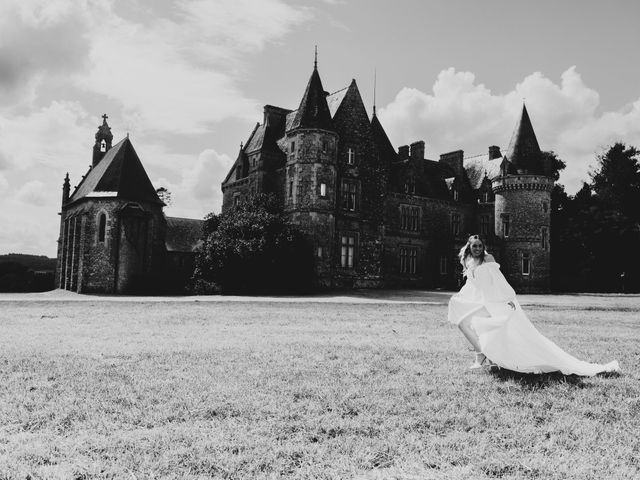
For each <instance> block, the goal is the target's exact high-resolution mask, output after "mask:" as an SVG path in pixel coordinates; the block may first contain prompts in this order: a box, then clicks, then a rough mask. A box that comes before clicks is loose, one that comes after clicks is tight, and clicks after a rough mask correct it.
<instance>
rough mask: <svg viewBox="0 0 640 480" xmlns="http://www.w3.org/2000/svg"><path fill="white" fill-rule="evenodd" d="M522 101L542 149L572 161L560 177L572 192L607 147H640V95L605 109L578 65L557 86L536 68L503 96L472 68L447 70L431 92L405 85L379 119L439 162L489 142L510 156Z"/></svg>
mask: <svg viewBox="0 0 640 480" xmlns="http://www.w3.org/2000/svg"><path fill="white" fill-rule="evenodd" d="M523 98H524V99H526V100H525V101H526V105H527V110H528V111H529V115H530V117H531V121H532V123H533V127H534V130H535V131H536V135H537V137H538V142H539V143H540V147H541V148H542V149H543V150H554V151H555V152H556V153H557V154H558V155H559V157H560V158H562V159H563V160H564V161H565V162H566V163H567V168H566V170H565V172H563V174H562V176H561V179H560V181H561V182H562V183H564V184H565V185H566V187H567V190H568V191H571V192H574V191H575V190H577V189H578V188H579V187H580V186H581V184H582V181H585V180H588V171H589V169H590V166H591V165H593V164H595V155H596V154H597V153H599V152H600V151H601V149H602V147H604V146H606V145H610V144H611V143H613V142H614V141H617V140H620V139H622V140H624V141H626V142H627V143H630V144H634V145H639V144H640V100H638V101H636V102H635V103H634V104H631V105H628V106H626V107H625V108H624V109H622V110H620V111H616V112H605V113H601V114H599V113H598V106H599V101H600V98H599V94H598V92H596V91H595V90H594V89H592V88H590V87H589V86H587V85H586V84H585V83H584V81H583V79H582V77H581V75H580V74H579V73H578V71H577V69H576V67H570V68H568V69H567V70H566V71H565V72H564V73H563V74H562V75H561V77H560V82H559V83H557V84H556V83H554V82H553V81H552V80H550V79H549V78H547V77H545V76H544V75H543V74H542V73H540V72H535V73H532V74H531V75H529V76H527V77H526V78H525V79H523V81H522V82H520V83H518V84H517V85H516V86H515V87H514V88H513V89H512V90H511V91H510V92H508V93H506V94H504V95H496V94H493V93H492V92H491V90H489V89H488V88H487V87H485V86H484V85H483V84H481V83H478V82H477V81H476V78H475V75H474V74H473V73H471V72H457V71H455V69H453V68H449V69H447V70H443V71H441V72H440V74H439V75H438V78H437V80H436V82H435V83H434V85H433V87H432V90H431V93H425V92H423V91H421V90H419V89H415V88H404V89H402V90H401V91H400V92H398V94H397V95H396V97H395V99H394V100H393V101H392V102H391V103H390V104H389V105H387V106H386V107H385V108H382V109H380V113H379V116H380V119H381V121H382V123H383V125H384V126H385V128H386V130H387V131H388V133H389V135H390V137H391V139H392V141H394V142H395V143H397V144H407V143H410V142H413V141H415V140H418V139H424V140H425V141H426V143H427V149H428V153H429V156H431V158H434V159H437V158H438V156H439V155H440V154H441V153H445V152H448V151H451V150H457V149H463V150H465V153H466V154H467V155H474V154H478V153H484V152H485V151H486V150H487V147H488V146H489V145H498V146H501V147H502V149H503V153H504V152H505V151H506V148H507V147H508V144H509V141H510V139H511V134H512V132H513V129H514V127H515V124H516V121H517V119H518V117H519V115H520V113H521V110H522V101H523Z"/></svg>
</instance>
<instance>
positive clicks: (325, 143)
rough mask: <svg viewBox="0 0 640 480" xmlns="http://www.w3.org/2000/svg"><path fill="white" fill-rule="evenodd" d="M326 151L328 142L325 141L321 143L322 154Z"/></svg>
mask: <svg viewBox="0 0 640 480" xmlns="http://www.w3.org/2000/svg"><path fill="white" fill-rule="evenodd" d="M327 149H328V142H327V141H326V140H323V141H322V153H326V151H327Z"/></svg>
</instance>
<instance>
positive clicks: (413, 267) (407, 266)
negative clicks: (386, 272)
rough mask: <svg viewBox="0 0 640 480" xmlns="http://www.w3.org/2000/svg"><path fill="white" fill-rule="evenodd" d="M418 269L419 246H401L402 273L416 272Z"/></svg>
mask: <svg viewBox="0 0 640 480" xmlns="http://www.w3.org/2000/svg"><path fill="white" fill-rule="evenodd" d="M417 270H418V248H417V247H400V273H408V274H415V273H416V272H417Z"/></svg>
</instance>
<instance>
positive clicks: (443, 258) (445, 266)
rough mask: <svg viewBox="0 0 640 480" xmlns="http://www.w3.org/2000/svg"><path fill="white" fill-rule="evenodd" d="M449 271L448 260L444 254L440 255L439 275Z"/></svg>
mask: <svg viewBox="0 0 640 480" xmlns="http://www.w3.org/2000/svg"><path fill="white" fill-rule="evenodd" d="M448 273H449V261H448V258H447V257H446V255H441V256H440V275H447V274H448Z"/></svg>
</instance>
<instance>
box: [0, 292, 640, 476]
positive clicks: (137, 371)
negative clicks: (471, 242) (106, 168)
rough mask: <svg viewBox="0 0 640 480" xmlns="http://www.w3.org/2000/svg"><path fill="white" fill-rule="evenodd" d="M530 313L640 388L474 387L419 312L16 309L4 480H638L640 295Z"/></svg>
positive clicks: (616, 383) (536, 381)
mask: <svg viewBox="0 0 640 480" xmlns="http://www.w3.org/2000/svg"><path fill="white" fill-rule="evenodd" d="M36 298H37V297H36ZM523 298H524V301H523V303H524V304H525V309H526V310H527V312H528V314H529V316H530V318H531V319H532V321H533V322H534V323H535V324H536V325H537V327H538V328H539V329H540V330H541V331H542V332H543V333H544V334H545V335H547V336H548V337H550V338H551V339H552V340H554V341H555V342H556V343H558V344H559V345H560V346H561V347H563V348H565V349H566V350H567V351H569V352H570V353H572V354H574V355H575V356H577V357H579V358H581V359H585V360H590V361H598V362H607V361H610V360H613V359H617V360H618V361H619V362H620V364H621V366H622V369H623V374H622V375H620V376H617V375H614V376H599V377H595V378H584V379H582V378H577V377H564V376H561V375H537V376H535V375H518V374H513V373H509V372H498V373H489V372H471V371H469V370H467V366H468V365H469V364H470V363H471V361H472V354H471V353H470V352H469V351H468V347H467V345H466V343H465V341H464V339H463V337H462V335H461V334H460V333H459V332H458V331H457V329H456V328H455V327H453V326H451V325H449V324H448V323H446V305H444V304H442V302H440V304H428V303H419V300H420V297H419V296H416V295H415V294H414V296H413V297H411V300H412V301H413V303H409V302H392V301H389V302H378V303H374V302H370V301H368V300H363V301H361V302H352V301H350V300H349V299H342V300H341V301H339V302H332V301H322V302H308V303H305V302H300V301H297V302H294V301H291V302H289V301H286V300H285V301H278V302H274V301H255V300H252V301H157V300H156V301H140V300H138V301H109V300H108V299H101V298H100V297H93V298H91V299H89V300H86V301H46V300H45V301H39V300H33V299H32V298H31V297H29V299H26V297H25V299H24V300H21V299H20V298H16V299H14V300H11V299H7V298H5V299H4V300H2V297H1V296H0V332H1V333H0V479H14V478H15V479H27V478H30V479H37V478H47V479H49V478H54V479H55V478H60V479H89V478H105V479H106V478H114V479H116V478H117V479H121V478H131V479H134V478H137V479H143V478H144V479H151V478H175V479H197V478H230V479H231V478H234V479H236V478H251V479H253V478H258V479H270V478H287V479H293V478H314V479H316V478H317V479H345V478H359V479H382V478H385V479H386V478H391V479H392V478H396V479H416V480H417V479H429V478H434V479H463V478H464V479H467V478H473V479H483V478H535V479H545V480H546V479H568V478H575V479H603V478H615V479H618V478H638V476H639V475H640V440H639V434H640V370H639V367H640V297H635V298H634V297H625V299H624V301H623V302H620V304H621V305H622V306H616V303H617V302H616V301H615V300H614V301H611V300H610V298H611V297H609V299H608V300H606V301H605V300H603V301H602V302H600V301H599V300H598V298H596V297H593V296H591V297H588V302H586V303H585V304H584V305H581V301H580V299H579V297H576V296H571V297H566V301H565V297H557V296H556V297H553V302H552V306H544V305H529V306H528V307H527V306H526V303H527V302H526V297H523ZM445 300H446V298H445ZM598 305H602V306H601V307H598Z"/></svg>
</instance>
